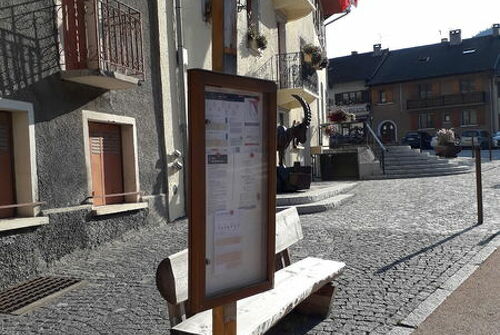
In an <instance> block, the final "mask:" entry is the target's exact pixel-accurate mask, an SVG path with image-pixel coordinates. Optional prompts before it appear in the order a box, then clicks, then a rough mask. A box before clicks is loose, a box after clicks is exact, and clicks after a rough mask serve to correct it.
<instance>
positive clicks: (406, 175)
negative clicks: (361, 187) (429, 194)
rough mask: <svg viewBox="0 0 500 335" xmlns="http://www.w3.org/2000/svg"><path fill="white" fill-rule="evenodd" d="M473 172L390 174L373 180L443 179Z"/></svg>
mask: <svg viewBox="0 0 500 335" xmlns="http://www.w3.org/2000/svg"><path fill="white" fill-rule="evenodd" d="M471 171H472V170H463V171H453V172H435V173H423V174H408V173H407V174H390V175H384V176H382V177H377V178H373V179H406V178H425V177H441V176H452V175H460V174H466V173H470V172H471Z"/></svg>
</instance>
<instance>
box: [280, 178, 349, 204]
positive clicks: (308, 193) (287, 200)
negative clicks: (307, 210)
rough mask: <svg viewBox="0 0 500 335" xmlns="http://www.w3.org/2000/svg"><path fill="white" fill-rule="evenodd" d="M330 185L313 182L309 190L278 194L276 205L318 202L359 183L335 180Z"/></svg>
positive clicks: (346, 190)
mask: <svg viewBox="0 0 500 335" xmlns="http://www.w3.org/2000/svg"><path fill="white" fill-rule="evenodd" d="M328 185H330V186H323V185H322V184H321V183H319V184H318V183H313V184H312V186H311V189H309V190H304V191H299V192H295V193H285V194H278V195H277V196H276V206H297V205H301V204H310V203H314V202H318V201H321V200H324V199H328V198H331V197H333V196H335V195H338V194H340V193H345V192H348V191H350V190H352V189H353V188H354V187H356V186H357V185H358V183H356V182H334V183H333V184H332V183H328Z"/></svg>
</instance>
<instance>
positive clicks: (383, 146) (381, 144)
mask: <svg viewBox="0 0 500 335" xmlns="http://www.w3.org/2000/svg"><path fill="white" fill-rule="evenodd" d="M365 127H366V128H367V129H368V131H369V132H370V134H371V135H372V136H373V138H374V139H375V141H376V142H377V144H378V146H379V147H380V149H382V150H383V151H385V152H387V151H389V150H387V148H386V147H385V145H384V144H383V143H382V142H381V141H380V139H379V138H378V136H377V135H376V134H375V132H374V131H373V129H372V127H370V125H369V124H368V123H366V122H365Z"/></svg>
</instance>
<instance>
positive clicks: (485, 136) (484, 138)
mask: <svg viewBox="0 0 500 335" xmlns="http://www.w3.org/2000/svg"><path fill="white" fill-rule="evenodd" d="M472 139H474V145H479V146H480V147H481V149H488V147H489V142H490V134H489V133H488V132H487V131H486V130H466V131H464V132H463V133H462V137H461V140H460V145H461V146H462V147H472Z"/></svg>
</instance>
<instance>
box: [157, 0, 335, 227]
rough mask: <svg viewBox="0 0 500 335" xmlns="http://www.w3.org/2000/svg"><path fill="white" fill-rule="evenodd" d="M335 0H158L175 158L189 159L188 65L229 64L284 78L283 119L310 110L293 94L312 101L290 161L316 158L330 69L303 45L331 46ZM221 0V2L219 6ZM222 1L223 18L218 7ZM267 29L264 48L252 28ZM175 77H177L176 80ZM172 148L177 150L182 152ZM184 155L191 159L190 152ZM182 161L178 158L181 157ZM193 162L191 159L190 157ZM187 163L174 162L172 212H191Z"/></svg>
mask: <svg viewBox="0 0 500 335" xmlns="http://www.w3.org/2000/svg"><path fill="white" fill-rule="evenodd" d="M337 2H338V1H336V0H335V1H328V0H246V1H233V0H215V1H210V0H203V1H179V0H177V1H176V0H174V1H169V2H163V3H161V4H159V12H160V13H165V15H163V16H162V15H160V18H159V27H160V31H161V32H166V34H160V51H161V52H160V55H161V60H162V61H161V64H162V65H161V76H162V81H161V82H162V89H163V93H164V94H163V96H164V97H168V96H170V98H164V99H163V108H164V110H165V111H166V114H165V115H166V116H165V129H166V131H165V134H166V136H167V138H166V151H167V159H168V161H169V164H175V162H179V161H180V160H183V159H182V158H179V156H182V157H185V155H186V153H187V146H186V142H185V138H186V131H185V130H186V124H187V118H186V113H185V110H186V90H185V87H186V82H185V76H186V71H187V70H188V69H191V68H202V69H212V68H216V67H220V66H223V69H224V71H225V72H228V73H233V74H237V75H242V76H250V77H255V78H261V79H267V80H273V81H275V82H276V83H277V85H278V106H279V110H278V111H277V118H278V123H279V124H282V125H285V126H287V127H289V126H292V125H293V124H294V123H298V122H301V121H302V118H303V117H304V115H303V111H302V109H301V108H300V105H299V103H298V101H296V100H295V99H294V98H293V97H292V94H298V95H300V96H301V97H303V98H304V99H305V100H306V101H307V102H308V103H309V104H310V106H311V109H312V111H313V119H312V124H311V128H310V135H309V138H310V141H309V142H308V144H307V145H306V146H304V147H301V146H297V147H293V148H291V150H290V151H289V153H288V155H287V157H286V162H287V165H289V166H291V165H292V164H293V163H294V162H297V161H299V162H301V164H310V147H311V146H317V145H318V143H319V141H320V131H319V124H320V123H322V122H325V114H326V97H327V83H326V77H327V74H326V70H324V69H314V68H313V67H311V66H310V65H308V64H307V62H305V60H304V53H303V52H302V51H303V47H304V46H306V45H308V44H309V45H314V46H318V47H320V48H321V49H322V50H326V38H325V30H324V26H323V21H324V19H325V18H327V17H329V16H330V15H332V14H335V13H337V12H338V10H339V7H338V6H332V5H331V4H332V3H337ZM215 6H217V10H215ZM220 8H223V12H224V23H223V24H221V20H220V19H218V17H216V16H214V15H218V10H220ZM250 32H252V34H256V35H259V36H263V37H265V40H266V41H267V43H266V44H267V45H266V47H265V48H260V49H259V48H258V47H257V46H256V45H255V44H254V43H253V42H252V41H250V40H249V33H250ZM169 83H175V84H174V85H169ZM173 153H177V156H176V155H174V154H173ZM184 163H186V161H185V159H184ZM177 166H178V165H177ZM184 166H186V164H184ZM184 171H185V169H182V168H169V169H168V192H167V193H168V195H169V200H168V202H169V212H170V213H171V218H172V219H173V218H176V217H180V216H183V215H185V197H186V194H185V192H184V190H185V177H184Z"/></svg>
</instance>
